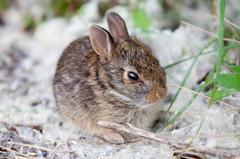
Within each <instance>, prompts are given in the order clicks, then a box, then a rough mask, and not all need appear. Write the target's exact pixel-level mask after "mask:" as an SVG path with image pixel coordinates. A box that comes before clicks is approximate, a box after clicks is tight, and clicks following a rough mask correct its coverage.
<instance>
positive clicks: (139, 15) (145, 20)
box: [131, 8, 151, 30]
mask: <svg viewBox="0 0 240 159" xmlns="http://www.w3.org/2000/svg"><path fill="white" fill-rule="evenodd" d="M131 18H132V21H133V25H134V26H135V27H136V28H141V29H143V30H147V29H148V28H149V27H150V26H151V19H150V17H149V16H148V15H147V14H146V13H145V12H144V10H142V9H139V8H136V9H134V10H133V11H132V13H131Z"/></svg>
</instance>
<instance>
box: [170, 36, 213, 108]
mask: <svg viewBox="0 0 240 159" xmlns="http://www.w3.org/2000/svg"><path fill="white" fill-rule="evenodd" d="M214 42H215V39H212V40H210V41H209V42H208V43H207V44H206V45H205V46H204V47H203V48H202V49H201V50H200V51H199V52H198V54H197V56H196V57H195V58H194V59H193V62H192V64H191V65H190V67H189V69H188V71H187V73H186V74H185V76H184V79H183V80H182V82H181V84H180V86H181V87H183V86H184V85H185V84H186V82H187V80H188V77H189V75H190V74H191V72H192V69H193V67H194V66H195V64H196V62H197V60H198V58H199V56H200V55H201V54H202V53H203V51H204V50H205V49H206V48H208V47H209V46H211V45H212V44H213V43H214ZM180 91H181V88H179V89H178V90H177V93H176V94H175V96H174V97H173V100H172V102H171V103H170V105H169V107H168V109H167V111H169V110H170V109H171V107H172V106H173V104H174V102H175V101H176V99H177V97H178V95H179V94H180Z"/></svg>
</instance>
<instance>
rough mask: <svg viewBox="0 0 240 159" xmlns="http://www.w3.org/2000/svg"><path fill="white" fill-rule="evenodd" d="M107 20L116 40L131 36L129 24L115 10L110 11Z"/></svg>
mask: <svg viewBox="0 0 240 159" xmlns="http://www.w3.org/2000/svg"><path fill="white" fill-rule="evenodd" d="M107 22H108V27H109V30H110V33H111V35H112V37H113V40H114V41H118V40H119V39H126V38H128V37H129V35H128V31H127V26H126V24H125V22H124V20H123V19H122V17H120V15H118V14H117V13H114V12H110V13H108V14H107Z"/></svg>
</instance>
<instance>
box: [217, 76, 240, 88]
mask: <svg viewBox="0 0 240 159" xmlns="http://www.w3.org/2000/svg"><path fill="white" fill-rule="evenodd" d="M216 82H217V84H218V85H220V86H222V87H225V88H229V89H235V90H237V91H240V73H225V74H219V75H217V77H216Z"/></svg>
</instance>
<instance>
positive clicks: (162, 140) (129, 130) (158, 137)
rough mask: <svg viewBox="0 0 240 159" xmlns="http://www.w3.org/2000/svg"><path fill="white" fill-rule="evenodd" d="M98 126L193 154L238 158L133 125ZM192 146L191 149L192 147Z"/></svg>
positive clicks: (228, 158)
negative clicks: (186, 150)
mask: <svg viewBox="0 0 240 159" xmlns="http://www.w3.org/2000/svg"><path fill="white" fill-rule="evenodd" d="M98 125H100V126H102V127H106V128H110V129H114V130H116V131H123V132H126V133H129V134H132V135H136V136H140V137H144V138H147V139H150V140H154V141H157V142H160V143H162V144H167V145H169V146H171V147H174V148H176V149H180V150H181V149H185V148H187V149H188V150H190V151H193V152H197V153H203V154H208V155H211V156H218V157H219V156H221V157H224V158H226V159H236V158H237V156H236V155H234V154H232V153H230V152H226V151H224V150H219V149H214V148H212V149H209V148H207V149H206V148H202V147H196V146H195V147H194V146H193V145H189V144H187V143H183V142H182V143H181V142H178V143H177V142H175V141H176V139H173V138H172V137H167V136H161V135H160V134H156V133H152V132H149V131H146V130H142V129H139V128H136V127H134V126H133V125H131V124H128V125H127V126H123V125H120V124H116V123H111V122H106V121H99V122H98ZM190 146H191V147H190Z"/></svg>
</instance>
